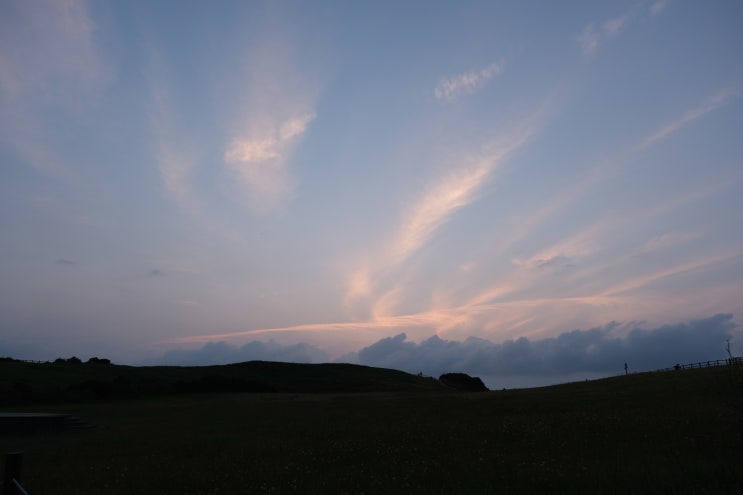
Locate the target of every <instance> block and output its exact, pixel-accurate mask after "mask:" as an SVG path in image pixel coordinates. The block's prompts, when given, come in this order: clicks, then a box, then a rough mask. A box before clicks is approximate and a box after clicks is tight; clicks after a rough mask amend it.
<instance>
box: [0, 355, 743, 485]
mask: <svg viewBox="0 0 743 495" xmlns="http://www.w3.org/2000/svg"><path fill="white" fill-rule="evenodd" d="M5 410H16V411H20V410H28V407H25V408H24V407H20V406H16V407H12V408H5ZM33 410H35V411H48V412H63V413H70V414H75V415H78V416H81V417H82V418H84V419H86V420H87V421H90V422H92V423H95V424H97V425H98V428H97V429H95V430H92V431H87V432H81V433H65V434H57V435H47V436H42V435H37V436H15V437H0V447H2V451H3V452H9V451H14V450H22V451H24V452H25V456H24V466H23V479H24V485H25V486H26V488H27V489H28V491H29V493H31V494H33V495H39V494H52V493H54V494H83V493H85V494H87V493H106V494H133V493H136V494H150V493H151V494H188V493H192V494H217V493H354V494H357V493H380V494H381V493H385V494H386V493H571V494H574V493H623V494H624V493H694V494H700V493H715V494H721V493H741V492H742V491H743V367H740V366H737V367H732V366H731V367H720V368H710V369H702V370H691V371H678V372H667V373H657V374H642V375H630V376H626V377H624V376H623V377H616V378H610V379H604V380H596V381H590V382H581V383H574V384H567V385H561V386H553V387H545V388H536V389H524V390H507V391H498V392H488V393H479V394H464V393H441V392H439V393H410V392H383V393H360V394H348V393H346V394H336V393H327V394H293V393H278V394H222V395H204V394H196V395H175V396H163V397H159V398H145V399H137V400H118V401H113V402H98V403H73V404H70V403H65V404H56V405H52V404H45V405H38V407H34V409H33Z"/></svg>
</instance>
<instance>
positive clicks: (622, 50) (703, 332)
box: [0, 0, 743, 386]
mask: <svg viewBox="0 0 743 495" xmlns="http://www.w3.org/2000/svg"><path fill="white" fill-rule="evenodd" d="M741 26H743V4H741V3H740V2H738V1H722V0H719V1H710V2H694V1H685V0H651V1H641V0H638V1H616V2H594V1H566V2H560V4H559V5H558V4H554V5H553V4H551V3H550V2H537V1H483V2H470V1H462V2H437V1H418V0H410V1H406V2H392V1H375V2H343V1H313V2H301V1H297V2H294V1H266V2H261V1H255V2H243V1H228V0H224V1H218V2H195V1H194V2H191V1H183V2H177V3H173V2H164V1H163V2H153V1H128V2H116V1H106V0H103V1H95V2H83V1H76V0H59V1H42V0H38V1H21V0H6V1H3V2H2V3H0V354H3V355H8V356H12V357H16V358H24V359H41V360H45V359H54V358H56V357H59V356H71V355H77V356H79V357H81V358H87V357H92V356H98V357H107V358H110V359H112V360H113V361H114V362H118V363H124V364H163V363H167V364H216V363H224V362H232V361H241V360H248V359H272V360H287V361H304V362H326V361H331V362H332V361H348V362H356V363H360V364H369V365H374V366H385V367H393V368H397V369H404V370H406V371H410V372H423V373H426V374H431V375H434V376H436V375H438V374H440V373H444V372H470V373H473V374H481V375H483V376H487V377H489V378H488V380H489V382H488V383H489V384H490V385H491V386H494V385H499V384H501V383H505V384H525V383H534V384H536V383H549V382H552V381H559V380H562V379H568V378H576V379H580V378H582V377H584V376H585V377H589V376H590V377H593V376H599V375H604V376H606V375H610V374H617V373H623V372H624V369H623V365H624V363H625V362H628V363H629V366H630V370H633V371H640V370H643V369H656V368H664V367H668V366H672V365H673V364H675V363H676V362H678V361H685V362H692V361H702V360H708V359H719V358H724V357H727V355H728V354H727V351H726V346H727V345H728V344H729V346H730V350H731V352H732V354H733V355H742V354H743V334H742V333H741V330H740V326H739V325H740V321H741V320H740V318H741V315H743V297H741V293H742V292H743V291H742V289H743V215H741V212H743V142H742V141H743V140H742V139H741V138H742V137H743V134H741V129H743V111H742V110H743V94H741V92H742V91H743V57H741V56H740V52H741V47H743V29H741Z"/></svg>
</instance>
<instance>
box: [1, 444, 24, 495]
mask: <svg viewBox="0 0 743 495" xmlns="http://www.w3.org/2000/svg"><path fill="white" fill-rule="evenodd" d="M22 464H23V452H9V453H8V454H6V455H5V473H4V475H3V494H2V495H18V494H19V493H20V494H21V495H28V492H27V491H26V489H25V488H23V485H21V482H20V481H19V479H20V478H21V465H22Z"/></svg>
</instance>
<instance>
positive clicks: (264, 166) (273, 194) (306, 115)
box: [224, 112, 315, 212]
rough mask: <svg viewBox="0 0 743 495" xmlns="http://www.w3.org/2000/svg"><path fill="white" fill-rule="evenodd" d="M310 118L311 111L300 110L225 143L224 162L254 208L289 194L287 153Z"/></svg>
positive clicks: (274, 203) (264, 208) (290, 181)
mask: <svg viewBox="0 0 743 495" xmlns="http://www.w3.org/2000/svg"><path fill="white" fill-rule="evenodd" d="M314 118H315V114H314V113H312V112H300V113H298V114H295V115H292V116H290V117H288V118H286V119H285V120H283V121H279V122H266V124H264V125H263V126H261V127H260V129H257V130H255V131H253V132H248V133H246V134H244V135H242V136H240V137H235V138H233V139H232V141H230V143H229V144H228V145H227V149H226V150H225V152H224V161H225V163H226V164H227V166H228V167H229V168H230V169H231V170H232V171H233V172H234V173H235V174H236V176H237V178H238V180H239V181H240V183H241V184H242V185H243V186H244V187H245V188H246V190H247V192H248V194H249V197H250V201H251V204H252V205H253V206H254V207H255V209H256V210H258V211H260V212H265V211H269V210H271V209H273V208H274V207H275V206H277V205H278V204H280V203H281V202H282V201H284V200H285V199H287V198H288V197H289V196H290V195H291V193H292V191H293V188H294V180H293V178H292V176H291V174H290V172H289V171H288V169H287V159H288V155H289V153H290V151H291V149H292V147H293V146H294V145H295V144H296V142H297V140H298V139H299V138H300V137H301V136H302V135H303V134H304V133H305V132H306V131H307V128H308V127H309V125H310V123H311V122H312V121H313V120H314Z"/></svg>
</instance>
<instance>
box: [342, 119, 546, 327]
mask: <svg viewBox="0 0 743 495" xmlns="http://www.w3.org/2000/svg"><path fill="white" fill-rule="evenodd" d="M546 106H549V105H546ZM546 106H545V107H546ZM545 107H543V108H540V109H539V111H538V112H536V115H532V116H531V118H529V119H527V120H526V121H525V122H522V123H521V124H520V125H518V126H516V131H515V132H513V133H512V134H511V135H509V136H508V137H505V138H502V139H500V140H498V141H497V142H493V143H487V144H485V145H484V146H482V148H481V150H480V151H479V153H476V154H475V153H462V156H463V158H462V162H461V163H459V164H454V165H453V166H452V167H451V168H450V170H449V172H448V173H446V174H445V175H443V176H441V177H439V178H438V179H437V180H435V181H433V183H432V185H431V186H430V187H429V188H427V190H425V191H424V192H423V193H422V194H420V195H419V196H418V197H416V198H414V199H413V200H412V201H410V202H409V203H408V205H407V206H406V207H405V208H404V210H403V211H402V213H401V217H400V223H399V224H398V226H397V228H396V229H395V231H394V233H393V234H392V236H391V237H390V239H389V240H388V241H387V243H386V244H385V245H384V246H383V248H382V249H380V250H379V251H378V252H376V253H373V254H369V255H366V256H365V257H364V258H365V262H364V263H363V264H361V265H360V266H357V267H356V268H355V269H354V270H352V271H351V272H350V273H349V274H348V275H347V280H348V290H347V292H346V297H345V302H346V306H347V307H350V306H352V305H353V303H354V302H355V301H356V300H358V299H364V298H368V297H376V298H377V300H376V302H370V304H369V308H376V311H375V312H376V313H377V314H379V310H380V309H381V308H384V309H385V310H386V313H387V312H389V313H391V312H392V311H393V309H395V308H396V306H397V302H399V301H398V299H399V296H401V295H403V294H404V291H402V290H401V287H400V285H401V284H402V285H404V284H406V277H404V276H400V274H399V273H397V271H398V270H399V269H400V267H402V266H403V265H404V264H405V262H406V261H408V260H409V259H410V258H411V256H413V255H414V254H415V253H417V252H418V251H420V250H421V249H422V248H423V247H424V246H425V245H427V244H428V243H429V242H430V241H431V240H432V239H433V238H434V236H435V235H436V233H437V232H438V231H439V230H440V229H441V227H442V226H443V225H445V224H446V223H447V222H448V221H449V220H450V219H451V217H452V216H453V215H454V214H455V213H456V212H457V211H458V210H459V209H461V208H463V207H465V206H467V205H469V204H471V203H472V202H474V201H476V200H477V199H478V198H479V194H480V193H481V190H482V187H483V186H484V184H486V183H487V182H488V181H489V180H491V179H492V177H493V174H494V172H495V171H496V170H497V169H498V168H499V167H500V166H501V165H503V164H504V163H505V161H506V160H507V158H508V157H510V155H512V154H513V153H514V152H516V151H517V150H518V149H519V148H521V147H522V146H524V144H525V143H526V142H527V141H528V140H529V139H530V138H531V136H532V135H533V134H534V133H535V132H536V130H537V128H538V127H539V126H540V125H541V123H542V121H543V120H544V118H545V116H544V112H545ZM473 155H474V156H473ZM383 282H384V283H383ZM390 282H391V283H392V286H391V287H390V286H389V285H385V284H388V283H390ZM383 285H384V286H383ZM379 290H381V294H379V293H377V291H379Z"/></svg>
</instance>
